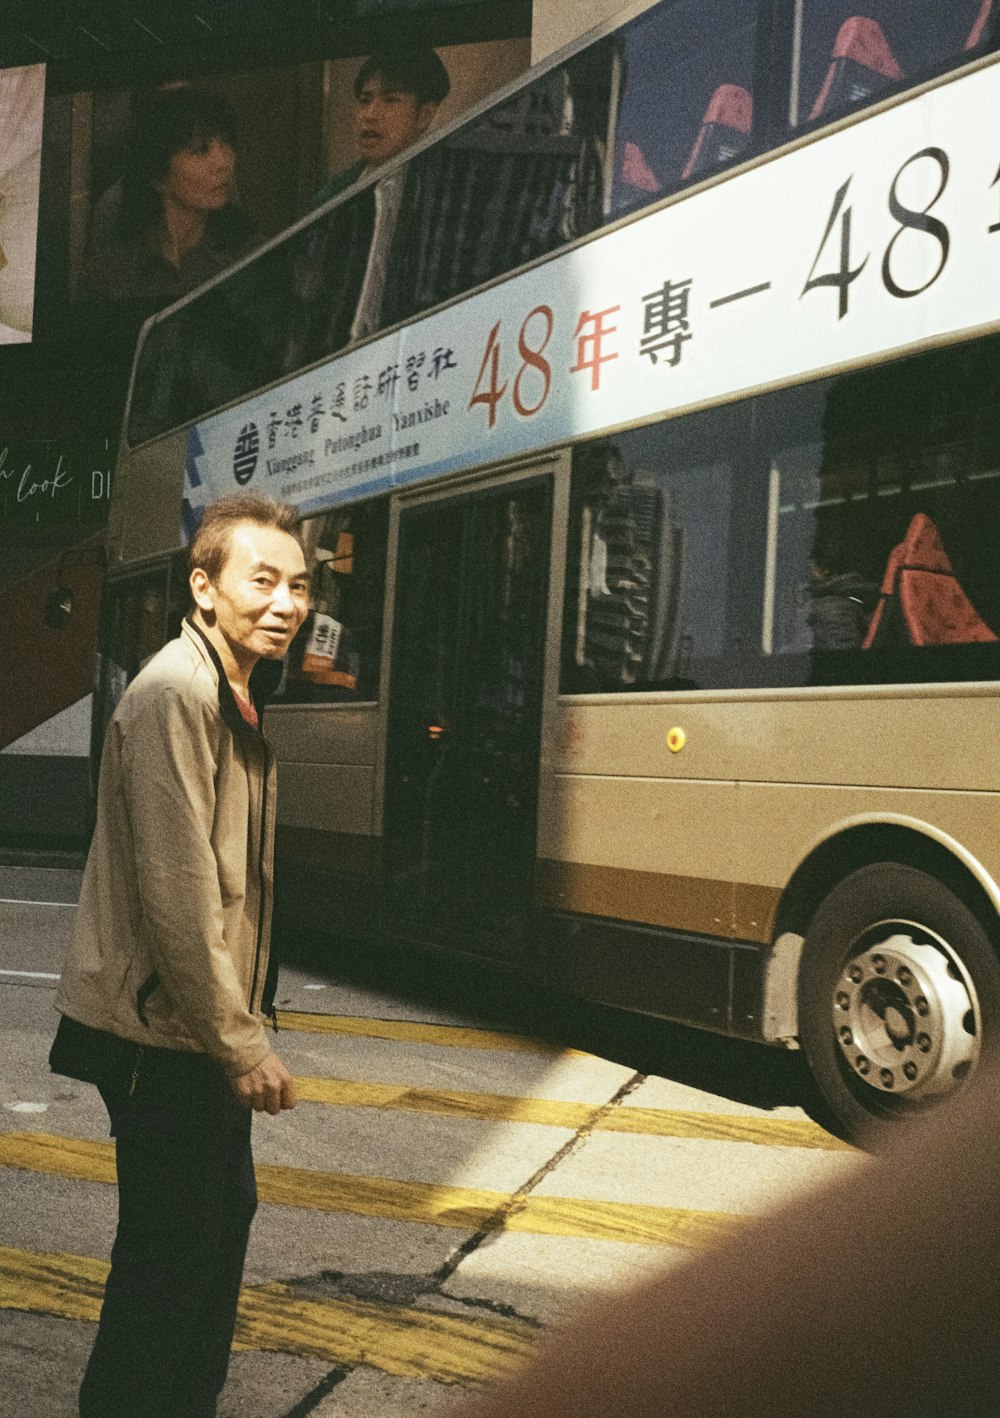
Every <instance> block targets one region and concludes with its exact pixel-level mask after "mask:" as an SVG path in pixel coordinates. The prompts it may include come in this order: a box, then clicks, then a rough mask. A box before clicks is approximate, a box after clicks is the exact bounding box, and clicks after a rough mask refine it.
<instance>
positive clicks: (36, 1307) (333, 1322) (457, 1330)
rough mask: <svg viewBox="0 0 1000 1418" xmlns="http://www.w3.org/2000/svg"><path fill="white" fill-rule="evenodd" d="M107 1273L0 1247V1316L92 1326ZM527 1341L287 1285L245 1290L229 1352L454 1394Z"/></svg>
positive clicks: (478, 1322) (492, 1325) (518, 1355)
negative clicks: (354, 1370) (391, 1378)
mask: <svg viewBox="0 0 1000 1418" xmlns="http://www.w3.org/2000/svg"><path fill="white" fill-rule="evenodd" d="M107 1274H108V1266H107V1264H106V1263H105V1262H104V1261H100V1260H95V1259H94V1258H93V1257H91V1256H77V1255H65V1254H45V1253H36V1252H33V1251H23V1250H15V1249H13V1248H11V1247H6V1246H4V1247H0V1309H7V1310H29V1311H31V1312H33V1313H41V1314H50V1315H58V1316H59V1317H61V1318H63V1319H75V1320H96V1319H97V1318H98V1316H99V1314H100V1310H101V1298H102V1295H103V1290H104V1282H105V1280H106V1278H107ZM534 1337H535V1331H533V1330H532V1329H531V1328H530V1326H528V1325H525V1324H519V1323H518V1322H516V1321H513V1320H504V1319H492V1318H491V1319H478V1318H477V1319H471V1318H466V1317H465V1316H463V1315H449V1314H441V1313H439V1312H437V1311H433V1310H418V1309H412V1308H405V1307H401V1306H400V1307H397V1306H393V1305H379V1304H374V1303H372V1302H370V1301H364V1300H340V1299H338V1300H322V1301H321V1300H306V1299H301V1298H299V1297H298V1296H297V1295H296V1293H295V1291H294V1289H292V1288H291V1287H290V1286H288V1285H281V1284H271V1285H250V1286H244V1287H243V1290H242V1291H241V1293H240V1305H239V1312H238V1315H237V1320H236V1337H235V1342H234V1348H236V1349H243V1350H261V1349H267V1350H277V1351H278V1352H280V1353H284V1354H299V1355H310V1356H313V1357H315V1358H319V1359H325V1360H327V1361H328V1362H329V1363H336V1364H368V1365H370V1366H371V1367H372V1368H376V1369H381V1370H382V1371H383V1372H384V1373H387V1374H393V1375H395V1376H397V1377H400V1378H414V1379H432V1380H435V1381H436V1382H437V1383H445V1384H454V1383H464V1382H479V1381H481V1380H486V1379H496V1378H500V1377H501V1376H502V1375H504V1374H505V1373H509V1372H510V1371H511V1370H512V1369H514V1368H516V1367H517V1366H518V1365H519V1364H521V1363H523V1362H524V1360H525V1359H527V1357H528V1356H529V1354H530V1353H531V1348H532V1344H533V1342H534Z"/></svg>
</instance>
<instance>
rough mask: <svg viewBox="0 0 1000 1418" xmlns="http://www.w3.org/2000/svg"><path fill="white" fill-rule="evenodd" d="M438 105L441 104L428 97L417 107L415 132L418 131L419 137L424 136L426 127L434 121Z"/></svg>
mask: <svg viewBox="0 0 1000 1418" xmlns="http://www.w3.org/2000/svg"><path fill="white" fill-rule="evenodd" d="M440 107H441V105H440V104H439V103H435V102H434V100H433V99H430V98H429V99H427V101H426V102H425V103H422V104H421V105H420V107H419V108H418V109H417V112H416V125H417V132H418V133H419V135H420V137H421V138H422V137H423V136H424V134H425V133H426V132H427V130H428V128H429V127H430V126H431V124H432V123H433V122H434V119H435V117H436V116H437V111H438V109H439V108H440Z"/></svg>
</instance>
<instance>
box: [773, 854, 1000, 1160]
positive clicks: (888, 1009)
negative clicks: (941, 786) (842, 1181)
mask: <svg viewBox="0 0 1000 1418" xmlns="http://www.w3.org/2000/svg"><path fill="white" fill-rule="evenodd" d="M799 1037H800V1040H801V1043H802V1048H803V1050H804V1052H805V1056H806V1060H807V1062H808V1064H809V1068H810V1070H811V1072H812V1075H813V1078H814V1080H815V1082H816V1085H817V1087H818V1089H819V1091H820V1094H821V1095H822V1097H823V1100H824V1102H825V1104H826V1106H827V1107H828V1108H829V1109H830V1110H831V1112H832V1113H833V1115H834V1117H835V1118H836V1120H837V1121H838V1122H839V1124H840V1126H841V1128H842V1130H843V1132H844V1134H845V1135H846V1136H847V1137H849V1138H851V1139H852V1140H854V1141H858V1142H861V1143H862V1144H870V1145H877V1143H878V1142H879V1141H880V1140H881V1139H882V1138H884V1136H885V1133H886V1131H887V1130H889V1129H891V1128H892V1127H893V1126H894V1125H897V1124H898V1123H899V1122H900V1121H903V1120H906V1119H909V1118H912V1117H913V1116H914V1115H915V1114H917V1113H920V1112H924V1111H926V1110H927V1109H928V1108H933V1107H935V1106H937V1105H939V1104H940V1103H942V1102H944V1101H945V1100H946V1099H947V1098H948V1096H949V1094H952V1093H954V1092H955V1091H956V1089H958V1088H960V1087H961V1086H962V1084H963V1083H964V1082H965V1081H966V1080H967V1079H968V1078H969V1077H970V1076H971V1075H972V1073H973V1072H974V1071H975V1069H976V1067H977V1065H978V1062H979V1059H980V1057H981V1055H982V1054H983V1053H984V1052H986V1051H987V1050H989V1051H990V1052H991V1053H992V1052H993V1050H994V1049H995V1048H996V1041H997V1039H998V1037H1000V960H998V958H997V953H996V951H995V949H994V947H993V944H992V942H991V940H990V937H989V935H988V933H987V931H986V929H985V928H984V926H983V924H982V922H981V921H980V920H979V918H978V917H977V916H976V914H975V913H974V912H973V911H972V910H971V909H970V907H969V906H967V905H966V904H965V902H964V901H963V900H962V899H961V898H960V897H958V896H957V895H956V894H955V893H954V892H953V891H951V890H949V888H948V887H946V886H945V885H944V884H943V883H942V882H940V881H938V880H937V879H936V878H934V877H932V876H929V875H928V874H927V873H926V872H922V871H918V870H917V869H916V868H914V867H907V866H901V865H899V864H897V863H894V862H881V863H876V864H874V865H872V866H867V867H863V868H861V870H859V871H855V872H852V873H851V875H850V876H847V877H845V878H844V879H843V881H840V882H838V883H837V885H836V886H835V887H834V888H833V889H832V891H830V893H829V895H827V896H826V897H825V899H824V900H823V901H822V903H821V904H820V906H819V908H818V910H817V911H816V913H815V915H814V916H813V918H812V921H811V922H810V924H809V928H808V930H807V933H806V942H805V949H804V951H803V955H802V965H801V968H800V971H799Z"/></svg>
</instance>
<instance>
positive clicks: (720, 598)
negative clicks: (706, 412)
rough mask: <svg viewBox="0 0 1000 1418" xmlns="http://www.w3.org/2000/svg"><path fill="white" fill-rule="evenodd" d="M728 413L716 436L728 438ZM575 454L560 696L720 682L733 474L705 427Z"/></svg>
mask: <svg viewBox="0 0 1000 1418" xmlns="http://www.w3.org/2000/svg"><path fill="white" fill-rule="evenodd" d="M726 422H727V415H726V411H725V410H722V411H720V413H719V417H718V420H717V422H716V429H715V432H716V433H717V434H718V435H720V436H722V435H724V434H725V428H726ZM685 424H686V426H685V427H682V426H681V424H680V423H677V424H660V425H656V426H653V427H650V428H644V429H636V430H634V431H633V432H631V433H627V434H623V435H622V436H621V437H620V438H616V439H615V440H614V441H607V442H603V441H602V442H600V443H596V444H590V445H587V446H585V447H582V448H579V449H578V450H577V451H576V453H575V454H574V460H573V514H572V530H571V533H570V548H569V571H568V576H567V585H566V596H567V615H566V645H565V656H564V674H563V691H564V692H567V693H588V692H591V691H607V690H616V689H642V688H646V689H652V688H684V687H697V686H702V685H705V684H711V683H714V682H715V675H716V673H717V668H714V667H713V661H716V660H718V658H719V657H720V656H721V655H722V654H723V650H724V648H725V640H726V626H725V596H726V586H727V582H728V572H729V565H730V552H729V532H730V527H729V519H730V500H731V482H732V468H731V465H730V463H729V461H728V460H727V459H725V457H724V456H721V455H720V452H719V447H718V442H716V446H715V447H713V446H712V444H711V443H705V442H704V441H703V439H702V437H701V430H702V429H703V428H705V427H707V426H706V425H704V424H703V422H702V421H701V420H698V419H695V420H689V421H685Z"/></svg>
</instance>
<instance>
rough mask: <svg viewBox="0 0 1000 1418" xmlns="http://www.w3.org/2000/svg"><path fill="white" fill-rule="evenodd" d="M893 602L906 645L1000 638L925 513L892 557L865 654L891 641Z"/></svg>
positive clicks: (947, 643)
mask: <svg viewBox="0 0 1000 1418" xmlns="http://www.w3.org/2000/svg"><path fill="white" fill-rule="evenodd" d="M894 598H895V603H896V609H897V610H898V611H899V612H901V616H900V615H897V616H896V617H895V621H896V623H897V625H898V624H899V622H900V620H901V622H902V627H903V629H904V631H905V641H904V643H907V644H910V645H971V644H984V643H988V642H991V641H995V640H996V639H997V636H996V635H995V634H994V633H993V631H992V630H991V629H990V627H989V626H988V625H987V624H986V622H985V621H984V620H983V619H982V617H981V616H980V615H979V613H978V611H977V610H976V608H975V606H974V605H973V604H972V602H971V601H970V600H969V598H968V596H967V595H966V594H965V592H964V591H963V590H962V588H961V586H960V585H959V583H958V579H957V577H956V576H955V572H954V570H953V569H952V565H951V561H950V560H949V558H948V553H947V552H946V551H945V549H944V547H943V546H942V544H941V537H940V534H939V533H938V529H937V527H936V526H935V525H934V523H933V522H932V521H931V519H930V518H929V517H928V516H927V515H926V513H924V512H918V513H917V514H916V516H915V517H914V518H913V520H912V521H911V522H910V525H909V527H908V528H907V530H906V536H905V537H904V538H903V540H902V541H901V542H900V543H899V545H898V546H895V547H893V549H892V551H891V552H890V553H889V559H888V561H887V562H886V567H885V575H884V576H883V578H882V586H881V596H880V597H879V603H878V605H877V606H876V607H875V614H874V615H873V616H872V619H871V624H870V625H869V627H868V634H867V635H866V636H865V643H864V648H865V649H866V650H870V649H872V647H873V646H876V647H877V645H878V643H879V640H880V638H881V639H882V641H885V640H887V639H888V635H887V633H886V632H887V630H888V626H889V623H890V617H889V616H887V609H888V610H891V609H892V602H893V599H894ZM880 631H881V637H880Z"/></svg>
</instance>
